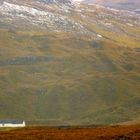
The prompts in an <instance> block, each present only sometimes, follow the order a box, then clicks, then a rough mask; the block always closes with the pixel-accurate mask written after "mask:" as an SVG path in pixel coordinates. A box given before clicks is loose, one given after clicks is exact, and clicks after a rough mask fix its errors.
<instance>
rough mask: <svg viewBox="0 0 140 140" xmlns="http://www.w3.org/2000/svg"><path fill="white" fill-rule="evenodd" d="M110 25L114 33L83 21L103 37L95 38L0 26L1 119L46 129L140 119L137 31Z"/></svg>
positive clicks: (115, 22)
mask: <svg viewBox="0 0 140 140" xmlns="http://www.w3.org/2000/svg"><path fill="white" fill-rule="evenodd" d="M85 14H87V15H89V16H90V12H89V13H85ZM75 18H77V20H78V16H77V17H75ZM99 20H100V19H99ZM109 21H110V22H111V23H112V24H114V28H113V29H112V30H111V29H109V28H105V27H104V26H103V25H102V26H100V25H94V24H91V23H92V22H90V21H89V20H87V24H88V27H87V28H88V29H89V30H90V31H92V32H94V33H99V34H101V35H102V36H103V37H102V38H98V39H94V37H93V38H92V37H91V36H88V35H85V34H79V35H77V34H75V33H70V32H63V31H61V32H58V33H56V32H47V30H46V31H37V30H34V31H27V30H25V31H23V30H22V29H6V28H2V27H1V28H0V119H3V118H7V119H8V118H10V119H12V118H14V119H15V118H16V119H25V120H26V121H29V122H36V123H38V122H39V123H43V122H45V124H47V125H49V124H50V125H65V124H66V125H79V124H80V125H84V124H86V125H89V124H114V123H121V122H127V121H130V122H131V121H134V120H135V121H137V120H139V119H140V108H139V106H140V86H139V85H140V51H139V50H140V38H139V33H140V28H139V27H138V26H134V27H130V26H129V25H124V24H123V23H122V24H121V22H119V21H117V20H112V19H109ZM81 22H84V21H81ZM88 22H89V23H88ZM2 26H3V25H2ZM116 27H117V28H116ZM117 29H118V30H117ZM113 30H114V31H113Z"/></svg>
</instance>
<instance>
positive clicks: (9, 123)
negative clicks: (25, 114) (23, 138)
mask: <svg viewBox="0 0 140 140" xmlns="http://www.w3.org/2000/svg"><path fill="white" fill-rule="evenodd" d="M25 126H26V124H25V121H23V120H10V119H9V120H0V127H25Z"/></svg>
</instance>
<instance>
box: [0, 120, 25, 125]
mask: <svg viewBox="0 0 140 140" xmlns="http://www.w3.org/2000/svg"><path fill="white" fill-rule="evenodd" d="M2 123H6V124H7V123H12V124H21V123H23V120H10V119H7V120H0V124H2Z"/></svg>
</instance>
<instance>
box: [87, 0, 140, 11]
mask: <svg viewBox="0 0 140 140" xmlns="http://www.w3.org/2000/svg"><path fill="white" fill-rule="evenodd" d="M85 2H87V3H95V4H99V5H103V6H109V7H112V8H117V9H124V10H129V11H136V12H138V11H139V9H140V0H85Z"/></svg>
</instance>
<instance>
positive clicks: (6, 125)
mask: <svg viewBox="0 0 140 140" xmlns="http://www.w3.org/2000/svg"><path fill="white" fill-rule="evenodd" d="M25 126H26V125H25V122H23V123H21V124H12V123H7V124H6V123H5V124H0V127H25Z"/></svg>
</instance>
